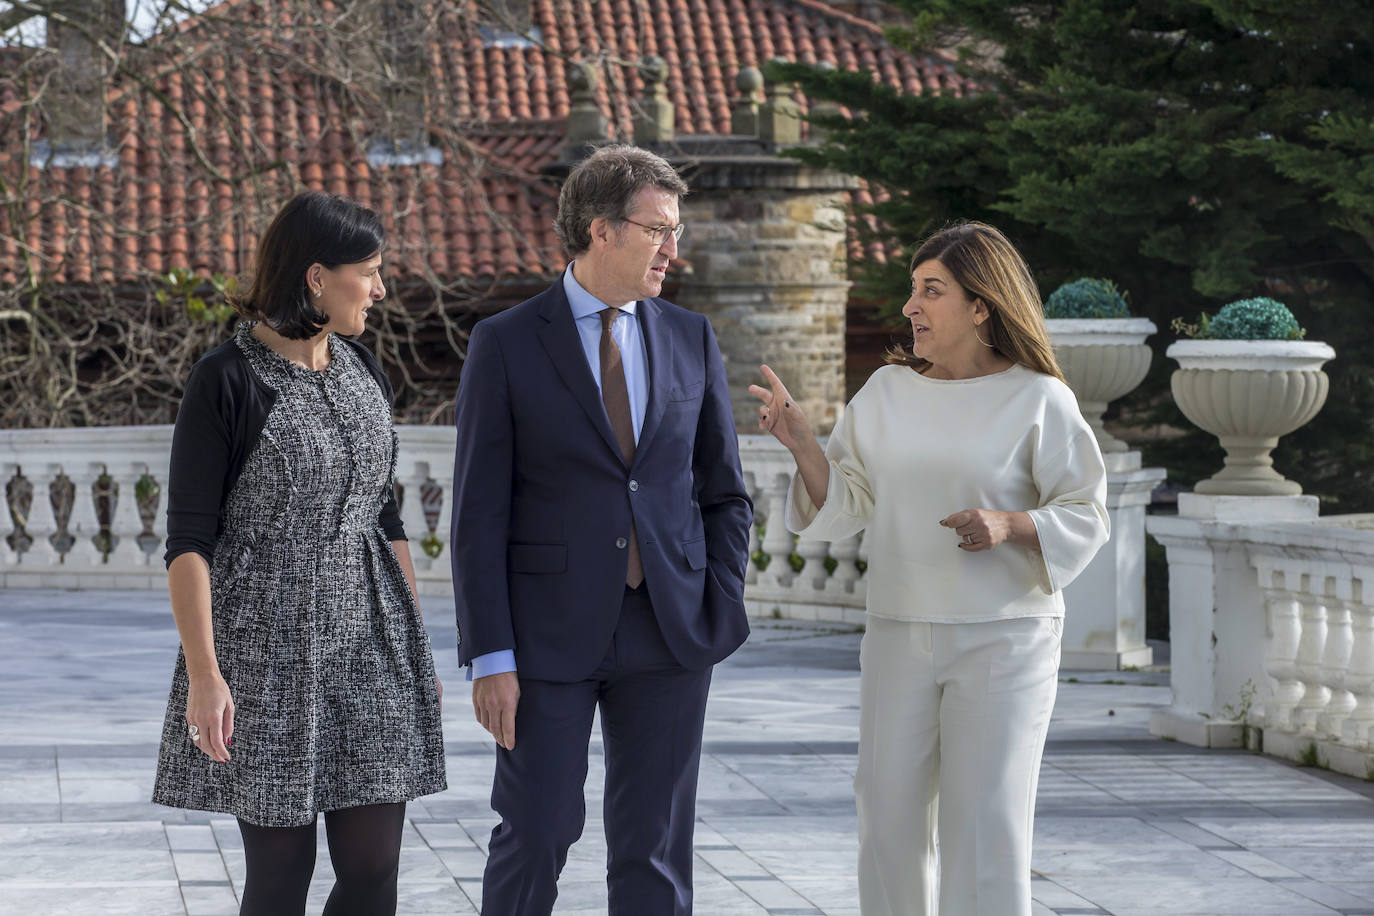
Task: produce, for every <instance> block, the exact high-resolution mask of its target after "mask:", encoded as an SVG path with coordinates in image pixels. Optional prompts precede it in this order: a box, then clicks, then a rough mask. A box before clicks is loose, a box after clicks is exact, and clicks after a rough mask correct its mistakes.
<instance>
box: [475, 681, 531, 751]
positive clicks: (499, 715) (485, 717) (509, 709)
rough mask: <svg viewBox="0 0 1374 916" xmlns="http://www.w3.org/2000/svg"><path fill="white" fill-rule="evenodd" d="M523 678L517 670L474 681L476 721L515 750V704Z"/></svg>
mask: <svg viewBox="0 0 1374 916" xmlns="http://www.w3.org/2000/svg"><path fill="white" fill-rule="evenodd" d="M519 703H520V680H519V678H517V677H516V675H515V672H514V671H503V672H501V673H500V674H489V675H487V676H486V677H479V678H477V680H475V681H473V682H472V709H473V711H474V712H476V713H477V721H478V722H479V723H481V726H482V727H483V728H485V729H486V730H487V731H489V732H491V734H492V736H493V737H494V738H496V743H497V744H499V745H501V746H502V747H504V748H505V749H506V750H508V751H513V750H515V707H516V706H517V705H519Z"/></svg>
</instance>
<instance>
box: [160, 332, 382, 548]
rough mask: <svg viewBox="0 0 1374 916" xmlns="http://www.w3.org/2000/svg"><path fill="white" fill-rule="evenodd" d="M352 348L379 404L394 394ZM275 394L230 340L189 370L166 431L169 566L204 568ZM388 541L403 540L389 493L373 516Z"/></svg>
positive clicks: (358, 347)
mask: <svg viewBox="0 0 1374 916" xmlns="http://www.w3.org/2000/svg"><path fill="white" fill-rule="evenodd" d="M339 340H341V341H343V342H344V343H346V344H348V345H349V346H350V347H352V348H353V350H354V352H356V353H357V354H358V356H359V357H360V358H361V359H362V361H363V365H365V366H367V370H368V372H370V373H372V377H373V378H374V379H375V380H376V381H377V384H378V385H380V386H381V388H382V393H383V394H384V395H385V396H386V402H387V403H388V404H390V403H391V401H392V398H393V396H394V393H393V391H392V389H391V383H390V382H389V381H387V377H386V376H385V375H384V374H383V373H382V367H381V366H380V365H378V364H377V358H376V357H375V356H373V355H372V351H371V350H369V349H368V348H367V347H365V346H363V345H362V344H360V343H358V342H357V341H355V340H349V339H348V338H347V337H340V338H339ZM276 400H277V393H276V391H274V390H273V389H271V388H269V387H267V386H266V385H264V384H263V383H262V381H261V380H259V379H258V377H257V374H256V373H254V372H253V370H252V368H251V367H250V366H249V365H248V357H246V356H245V355H244V353H243V351H242V350H241V349H239V346H238V344H236V343H235V342H234V341H233V340H232V339H231V340H228V341H226V342H225V343H222V344H220V345H219V346H218V347H215V349H213V350H211V351H210V352H209V353H207V354H205V355H204V356H202V357H201V358H200V359H199V360H198V361H197V362H196V364H195V365H194V366H193V367H191V375H190V377H188V378H187V379H186V388H185V390H184V391H183V393H182V396H181V407H180V408H179V409H178V410H177V423H176V430H175V432H173V433H172V463H171V469H170V472H169V473H168V480H167V553H166V555H165V557H164V559H165V560H166V562H167V565H168V566H171V565H172V560H174V559H175V558H176V557H178V556H180V555H181V554H183V553H198V554H200V555H201V556H202V557H204V558H205V562H206V563H209V562H210V561H211V559H212V557H213V556H214V552H215V541H216V540H217V539H218V537H219V532H220V513H221V511H222V510H223V508H224V498H225V497H226V496H228V495H229V493H230V491H231V490H233V489H234V484H235V483H237V482H238V479H239V474H241V473H242V472H243V463H244V462H245V461H246V460H247V459H248V455H249V453H251V452H252V451H253V446H254V445H256V444H257V442H258V436H260V435H261V434H262V428H263V426H264V425H265V424H266V423H267V415H268V413H269V412H271V410H272V405H273V404H274V403H275V402H276ZM378 521H379V522H380V523H381V526H382V529H383V530H384V531H385V532H386V536H387V539H388V540H392V541H403V540H405V536H406V533H405V527H404V526H403V525H402V524H401V513H400V510H399V509H398V508H397V506H396V495H395V493H394V492H391V493H387V495H386V500H385V501H384V502H383V503H382V511H381V513H380V514H379V516H378Z"/></svg>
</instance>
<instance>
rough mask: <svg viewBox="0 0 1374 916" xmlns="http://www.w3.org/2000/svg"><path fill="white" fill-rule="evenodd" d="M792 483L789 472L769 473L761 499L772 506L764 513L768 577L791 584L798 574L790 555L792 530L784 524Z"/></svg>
mask: <svg viewBox="0 0 1374 916" xmlns="http://www.w3.org/2000/svg"><path fill="white" fill-rule="evenodd" d="M789 483H790V480H789V479H788V475H786V474H767V475H765V477H764V485H763V492H762V493H760V494H759V495H760V496H761V497H762V499H761V500H760V502H762V503H763V504H764V505H765V506H767V507H768V509H767V515H765V516H764V521H765V525H766V531H765V532H764V535H763V544H762V545H761V546H762V548H763V552H764V553H766V554H768V556H769V560H768V569H767V570H766V571H765V572H764V578H766V579H771V580H772V581H774V582H776V583H777V584H779V585H784V586H790V585H791V584H792V580H793V579H794V578H795V575H794V574H793V572H792V566H791V563H790V561H789V557H790V556H791V553H792V547H793V538H792V532H790V531H788V530H787V525H786V524H784V523H783V518H784V515H785V513H786V511H787V486H788V484H789Z"/></svg>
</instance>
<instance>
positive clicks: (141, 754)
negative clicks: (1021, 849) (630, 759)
mask: <svg viewBox="0 0 1374 916" xmlns="http://www.w3.org/2000/svg"><path fill="white" fill-rule="evenodd" d="M425 609H426V611H427V617H428V619H429V623H430V628H431V634H432V637H433V640H434V646H435V651H436V653H437V661H438V663H439V665H440V670H441V673H442V674H443V675H445V681H446V686H447V688H448V692H449V696H448V703H447V708H446V714H445V723H444V724H445V734H446V736H447V738H448V752H449V758H448V765H449V783H450V788H449V790H448V791H447V792H445V793H443V794H441V795H436V796H430V797H428V798H426V799H423V800H422V801H420V802H418V803H415V804H413V805H412V806H411V807H410V809H409V815H410V823H409V825H408V828H407V831H406V835H405V846H404V850H403V853H402V859H401V906H400V912H401V913H404V914H418V913H460V914H461V913H472V912H475V906H476V904H477V902H478V901H479V899H480V893H481V881H480V877H481V873H482V865H483V861H484V856H485V846H486V838H487V836H488V834H489V832H490V830H491V827H492V825H493V817H492V814H491V811H490V810H489V808H488V806H487V795H488V780H489V779H490V775H491V768H492V756H493V754H492V748H493V744H492V742H491V741H490V740H488V739H487V737H486V735H485V733H484V732H482V731H481V729H480V728H479V727H478V726H477V725H476V724H475V723H474V722H473V721H472V716H471V707H470V705H469V703H468V698H467V687H466V684H465V683H464V682H463V681H462V680H461V679H460V678H459V677H458V675H457V671H456V660H455V655H454V631H453V625H452V622H451V620H452V618H451V616H450V612H449V609H448V608H447V607H446V606H445V602H444V601H443V600H426V608H425ZM858 642H859V636H858V634H856V633H854V632H852V631H849V630H845V629H841V628H837V627H826V626H823V625H814V624H812V625H799V624H795V623H787V624H784V623H782V622H776V623H775V622H769V621H760V622H758V624H757V626H756V627H755V633H754V636H753V637H752V638H751V640H750V641H749V643H748V644H747V645H746V646H745V648H744V649H743V650H741V651H740V652H739V653H737V654H736V655H735V656H734V657H733V658H732V659H731V660H730V661H729V662H728V663H726V664H724V665H722V666H721V667H720V668H719V669H718V671H717V675H716V682H715V688H714V690H713V693H712V699H711V705H710V710H709V714H708V722H707V727H706V737H705V754H704V757H703V761H702V772H701V793H700V794H701V800H700V804H699V807H698V822H697V831H696V842H697V871H696V884H697V908H696V912H697V913H699V914H702V916H733V914H741V916H742V914H755V916H762V914H768V913H771V914H794V916H800V914H830V916H854V914H857V913H858V907H857V897H856V890H855V879H854V857H855V840H854V810H853V799H852V795H851V779H852V777H853V773H854V767H855V741H856V739H857V737H858V736H857V726H856V704H857V702H858V672H857V668H858ZM175 647H176V632H175V629H174V627H173V625H172V619H171V614H170V611H169V609H168V606H167V600H166V597H165V595H163V594H160V593H148V592H144V593H136V592H135V593H131V592H89V591H87V592H63V591H48V592H42V591H14V590H11V591H0V914H23V916H38V914H59V913H61V914H68V913H70V914H83V916H87V914H114V913H125V914H138V916H160V914H212V913H235V912H237V907H236V902H235V901H236V898H235V894H236V892H237V890H238V888H239V887H241V883H242V880H243V852H242V848H241V846H240V841H239V837H238V832H237V829H236V828H235V825H234V822H233V821H232V820H231V819H228V818H224V817H221V816H216V815H207V814H203V813H196V812H183V811H179V810H172V809H167V808H160V807H157V806H154V805H152V804H151V803H149V802H147V800H146V799H147V797H148V795H149V792H150V790H151V786H152V777H153V761H154V758H155V755H156V740H157V737H158V733H159V727H160V723H161V719H162V712H163V707H164V703H165V697H166V690H167V684H168V678H169V675H170V671H171V665H172V659H173V655H174V652H175ZM1167 677H1168V675H1167V673H1163V672H1139V673H1127V674H1118V675H1105V674H1100V673H1095V674H1087V673H1083V674H1078V675H1075V674H1074V672H1068V671H1066V672H1064V673H1063V675H1062V676H1061V681H1062V683H1061V686H1060V695H1059V702H1058V706H1057V708H1056V713H1055V718H1054V725H1053V728H1052V729H1051V731H1050V739H1049V746H1048V749H1047V754H1046V758H1045V766H1044V770H1043V772H1042V774H1041V782H1040V807H1039V817H1038V820H1037V824H1036V845H1035V857H1034V862H1033V866H1034V870H1035V875H1034V879H1033V885H1032V886H1033V888H1034V896H1035V899H1036V909H1035V912H1036V914H1037V916H1045V914H1050V913H1058V914H1102V913H1107V914H1116V916H1145V914H1151V916H1156V914H1157V916H1165V914H1170V916H1172V914H1246V916H1250V914H1255V916H1258V914H1277V916H1304V914H1319V913H1321V914H1331V913H1344V914H1360V913H1364V914H1374V790H1372V789H1371V785H1370V784H1368V783H1365V782H1363V781H1360V780H1354V779H1349V778H1346V777H1338V776H1333V775H1331V774H1328V773H1325V772H1322V771H1319V770H1312V769H1298V768H1295V767H1292V766H1290V765H1288V764H1285V763H1283V762H1280V761H1277V760H1274V759H1271V758H1266V757H1259V756H1254V755H1251V754H1248V753H1246V752H1243V751H1201V750H1196V749H1193V748H1189V747H1185V746H1182V745H1177V744H1171V743H1167V742H1163V741H1158V740H1155V739H1152V738H1150V737H1149V735H1148V733H1147V730H1146V720H1147V718H1148V714H1149V711H1150V709H1151V708H1153V707H1156V706H1159V705H1162V704H1164V703H1166V702H1167V699H1168V689H1167ZM1122 682H1125V683H1122ZM598 754H599V748H598V747H597V739H596V738H594V739H593V758H592V760H593V765H592V772H591V777H590V778H589V780H588V786H587V794H588V812H589V821H588V825H587V831H586V833H585V836H584V839H583V841H582V842H581V843H579V844H578V845H577V846H576V847H574V849H573V852H572V854H571V856H570V858H569V861H568V865H567V868H566V870H565V872H564V877H563V882H562V888H563V890H562V895H561V897H560V900H559V907H558V910H557V912H559V913H563V914H575V913H576V914H592V913H604V912H605V904H604V899H605V887H604V884H603V880H602V876H603V871H602V869H603V862H604V857H605V846H604V843H603V841H602V835H601V823H600V821H599V820H598V819H597V813H598V812H599V810H600V780H601V769H600V767H599V766H597V761H598V756H597V755H598ZM328 863H329V858H328V854H327V851H326V850H325V848H324V846H323V844H321V849H320V855H319V864H318V871H317V875H316V882H315V884H314V886H313V888H312V894H311V901H312V904H311V906H312V909H311V912H313V913H318V912H319V908H320V907H321V906H322V903H323V898H324V895H325V894H326V893H327V891H328V887H329V882H330V880H331V877H330V873H329V864H328Z"/></svg>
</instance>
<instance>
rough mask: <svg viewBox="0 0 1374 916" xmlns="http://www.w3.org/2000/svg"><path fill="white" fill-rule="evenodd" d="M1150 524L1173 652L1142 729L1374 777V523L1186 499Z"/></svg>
mask: <svg viewBox="0 0 1374 916" xmlns="http://www.w3.org/2000/svg"><path fill="white" fill-rule="evenodd" d="M1148 528H1149V531H1150V533H1151V534H1152V535H1154V536H1155V537H1156V538H1158V539H1159V540H1160V541H1161V542H1162V543H1163V544H1164V545H1165V547H1166V549H1167V551H1168V556H1169V592H1170V597H1169V616H1170V635H1171V651H1172V655H1173V657H1172V669H1173V670H1172V676H1171V682H1172V687H1173V703H1172V704H1171V705H1170V706H1169V707H1168V708H1167V709H1165V710H1161V711H1158V712H1156V713H1155V714H1154V716H1153V717H1152V720H1151V724H1150V730H1151V731H1152V732H1153V733H1154V734H1156V735H1160V736H1163V737H1168V738H1174V739H1176V740H1179V741H1184V742H1186V743H1189V744H1196V745H1200V746H1203V747H1240V746H1243V745H1248V746H1250V747H1251V748H1252V749H1256V750H1263V751H1264V752H1265V753H1268V754H1274V755H1277V756H1281V757H1285V758H1288V759H1291V760H1299V761H1306V762H1309V763H1311V762H1315V763H1318V764H1320V765H1322V766H1328V767H1330V768H1331V769H1334V770H1338V771H1340V772H1342V773H1347V774H1350V775H1354V776H1360V777H1366V778H1368V777H1370V776H1371V775H1374V746H1371V732H1372V731H1374V520H1372V519H1371V517H1369V516H1326V517H1322V518H1318V517H1317V516H1316V500H1315V499H1314V498H1312V497H1206V496H1198V495H1196V494H1185V498H1183V499H1180V512H1179V515H1178V516H1177V517H1166V516H1155V517H1152V518H1151V519H1150V520H1149V522H1148Z"/></svg>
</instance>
